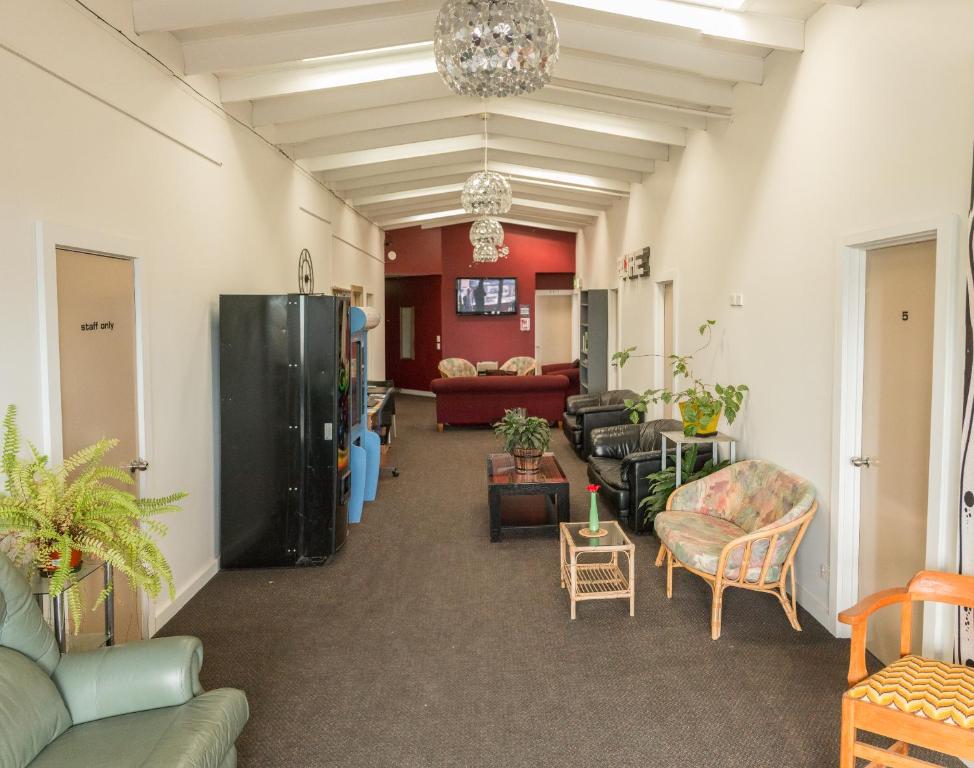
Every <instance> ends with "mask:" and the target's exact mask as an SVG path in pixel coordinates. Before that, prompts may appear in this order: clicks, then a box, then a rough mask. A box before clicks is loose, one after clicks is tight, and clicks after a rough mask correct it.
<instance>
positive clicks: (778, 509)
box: [669, 460, 815, 533]
mask: <svg viewBox="0 0 974 768" xmlns="http://www.w3.org/2000/svg"><path fill="white" fill-rule="evenodd" d="M814 502H815V489H814V488H813V487H812V485H811V483H809V482H808V481H807V480H805V479H804V478H801V477H799V476H798V475H795V474H793V473H791V472H787V471H786V470H784V469H781V468H780V467H778V466H776V465H774V464H772V463H771V462H768V461H757V460H751V461H739V462H737V463H736V464H731V465H730V466H729V467H727V468H726V469H722V470H721V471H720V472H715V473H714V474H712V475H709V476H708V477H705V478H703V479H702V480H699V481H697V482H695V483H688V484H687V485H684V486H682V487H681V488H678V489H677V490H676V491H674V492H673V494H672V495H671V496H670V501H669V507H670V508H671V509H697V510H707V511H708V513H710V514H712V515H715V516H717V517H720V518H723V519H724V520H726V521H728V522H731V523H734V525H736V526H737V527H739V528H741V529H743V530H744V532H745V533H753V532H754V531H756V530H758V529H759V528H766V527H767V526H769V525H774V524H776V523H777V524H781V523H785V522H789V521H790V520H794V519H795V518H797V517H800V516H801V515H803V514H804V513H805V512H807V511H808V510H809V509H811V507H812V504H813V503H814Z"/></svg>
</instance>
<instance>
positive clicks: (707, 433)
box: [680, 402, 723, 437]
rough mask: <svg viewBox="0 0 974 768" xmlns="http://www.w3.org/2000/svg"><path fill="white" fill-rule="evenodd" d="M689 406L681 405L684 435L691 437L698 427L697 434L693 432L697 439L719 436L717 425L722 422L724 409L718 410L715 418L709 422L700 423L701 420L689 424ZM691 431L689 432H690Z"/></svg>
mask: <svg viewBox="0 0 974 768" xmlns="http://www.w3.org/2000/svg"><path fill="white" fill-rule="evenodd" d="M686 406H687V404H686V403H685V402H684V403H680V418H682V419H683V434H685V435H689V434H691V432H692V431H693V430H692V428H693V427H696V432H693V434H695V435H696V436H697V437H713V436H714V435H716V434H717V424H718V423H719V422H720V414H721V411H723V407H721V408H719V409H718V410H717V413H715V414H714V416H713V418H711V419H708V420H707V421H700V420H699V419H698V420H697V421H694V422H688V421H687V418H686V416H685V415H684V414H685V412H686ZM688 430H689V431H688Z"/></svg>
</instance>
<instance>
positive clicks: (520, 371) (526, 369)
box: [501, 357, 538, 376]
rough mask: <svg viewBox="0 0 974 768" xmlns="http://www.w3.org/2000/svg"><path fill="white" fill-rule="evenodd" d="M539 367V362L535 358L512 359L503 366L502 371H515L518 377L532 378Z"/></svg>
mask: <svg viewBox="0 0 974 768" xmlns="http://www.w3.org/2000/svg"><path fill="white" fill-rule="evenodd" d="M537 365H538V361H537V360H535V359H534V358H533V357H512V358H511V359H510V360H508V361H507V362H506V363H504V365H502V366H501V370H502V371H514V372H515V373H517V375H518V376H530V375H532V374H533V373H534V369H535V368H536V367H537Z"/></svg>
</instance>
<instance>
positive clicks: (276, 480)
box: [220, 294, 351, 568]
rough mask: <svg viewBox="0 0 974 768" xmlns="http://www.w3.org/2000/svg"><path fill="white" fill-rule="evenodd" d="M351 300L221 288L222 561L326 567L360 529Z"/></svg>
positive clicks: (228, 564)
mask: <svg viewBox="0 0 974 768" xmlns="http://www.w3.org/2000/svg"><path fill="white" fill-rule="evenodd" d="M348 309H349V305H348V300H347V299H341V298H335V297H333V296H312V295H302V294H287V295H279V296H221V297H220V564H221V566H222V567H224V568H251V567H265V566H280V565H320V564H321V563H323V562H324V561H325V560H326V559H327V558H328V557H329V556H331V555H333V554H334V553H335V552H337V551H338V550H339V548H340V547H341V546H342V544H344V543H345V536H346V535H347V533H348V497H349V490H350V485H351V483H350V469H349V399H348V379H349V324H348Z"/></svg>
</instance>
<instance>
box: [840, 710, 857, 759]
mask: <svg viewBox="0 0 974 768" xmlns="http://www.w3.org/2000/svg"><path fill="white" fill-rule="evenodd" d="M839 768H856V708H855V702H854V701H853V700H852V699H850V698H849V697H848V696H843V697H842V726H841V728H840V730H839Z"/></svg>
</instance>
